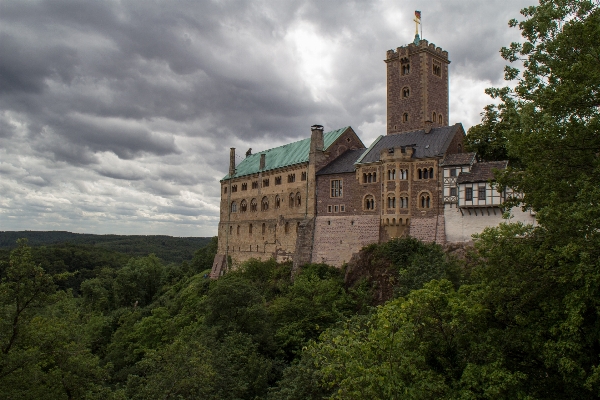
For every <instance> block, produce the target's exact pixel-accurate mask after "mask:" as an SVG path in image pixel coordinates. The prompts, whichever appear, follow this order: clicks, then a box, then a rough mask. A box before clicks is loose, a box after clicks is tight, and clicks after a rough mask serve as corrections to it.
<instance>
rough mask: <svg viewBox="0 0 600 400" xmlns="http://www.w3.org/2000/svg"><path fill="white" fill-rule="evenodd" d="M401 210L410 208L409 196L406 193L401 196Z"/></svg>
mask: <svg viewBox="0 0 600 400" xmlns="http://www.w3.org/2000/svg"><path fill="white" fill-rule="evenodd" d="M400 208H408V195H406V194H405V193H403V194H401V195H400Z"/></svg>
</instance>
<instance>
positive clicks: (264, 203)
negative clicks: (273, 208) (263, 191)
mask: <svg viewBox="0 0 600 400" xmlns="http://www.w3.org/2000/svg"><path fill="white" fill-rule="evenodd" d="M268 209H269V199H268V198H267V196H265V197H263V198H262V201H261V203H260V210H261V211H267V210H268Z"/></svg>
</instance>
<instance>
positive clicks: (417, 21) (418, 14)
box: [413, 11, 421, 36]
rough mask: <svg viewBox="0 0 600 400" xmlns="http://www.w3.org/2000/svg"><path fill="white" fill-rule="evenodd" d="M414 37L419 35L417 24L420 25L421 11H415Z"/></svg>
mask: <svg viewBox="0 0 600 400" xmlns="http://www.w3.org/2000/svg"><path fill="white" fill-rule="evenodd" d="M413 21H415V36H416V35H418V34H419V24H420V23H421V11H415V19H413Z"/></svg>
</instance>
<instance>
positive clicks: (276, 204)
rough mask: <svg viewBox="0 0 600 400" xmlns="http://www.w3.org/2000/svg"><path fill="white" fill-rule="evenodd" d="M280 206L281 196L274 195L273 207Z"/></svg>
mask: <svg viewBox="0 0 600 400" xmlns="http://www.w3.org/2000/svg"><path fill="white" fill-rule="evenodd" d="M279 207H281V198H280V197H279V195H277V196H275V208H279Z"/></svg>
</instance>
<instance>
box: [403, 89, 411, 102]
mask: <svg viewBox="0 0 600 400" xmlns="http://www.w3.org/2000/svg"><path fill="white" fill-rule="evenodd" d="M402 97H404V98H405V99H406V98H408V97H410V89H409V88H408V87H404V88H403V89H402Z"/></svg>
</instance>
